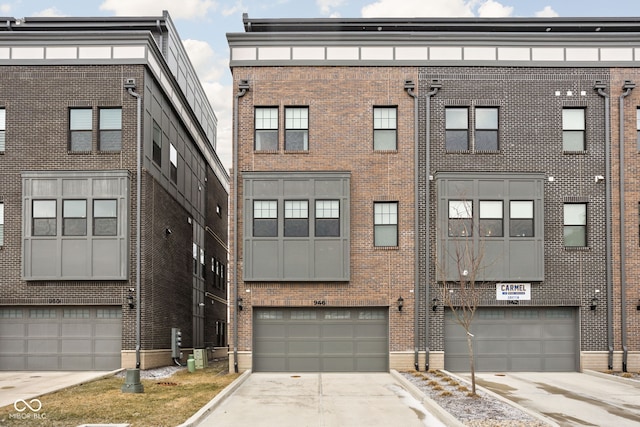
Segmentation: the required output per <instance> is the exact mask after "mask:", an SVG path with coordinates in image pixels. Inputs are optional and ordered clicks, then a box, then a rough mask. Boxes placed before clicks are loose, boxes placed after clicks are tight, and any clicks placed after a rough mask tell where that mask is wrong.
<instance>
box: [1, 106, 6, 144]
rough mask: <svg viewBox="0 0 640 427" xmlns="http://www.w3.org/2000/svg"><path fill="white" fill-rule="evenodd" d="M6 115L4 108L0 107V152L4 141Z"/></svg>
mask: <svg viewBox="0 0 640 427" xmlns="http://www.w3.org/2000/svg"><path fill="white" fill-rule="evenodd" d="M6 117H7V112H6V110H5V109H4V108H0V154H2V153H4V148H5V141H6V132H7V125H6V123H7V122H6Z"/></svg>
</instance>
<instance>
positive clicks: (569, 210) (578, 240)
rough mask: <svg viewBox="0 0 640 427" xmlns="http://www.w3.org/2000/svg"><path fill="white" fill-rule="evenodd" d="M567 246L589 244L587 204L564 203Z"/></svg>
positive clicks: (565, 242) (565, 240)
mask: <svg viewBox="0 0 640 427" xmlns="http://www.w3.org/2000/svg"><path fill="white" fill-rule="evenodd" d="M564 245H565V247H584V246H587V204H586V203H565V204H564Z"/></svg>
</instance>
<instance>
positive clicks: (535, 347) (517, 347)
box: [508, 340, 543, 354]
mask: <svg viewBox="0 0 640 427" xmlns="http://www.w3.org/2000/svg"><path fill="white" fill-rule="evenodd" d="M542 348H543V343H542V341H540V340H535V341H522V340H517V341H511V342H510V343H509V350H508V351H509V352H510V353H511V354H529V353H535V354H541V353H542Z"/></svg>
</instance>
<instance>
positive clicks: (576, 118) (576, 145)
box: [562, 108, 586, 151]
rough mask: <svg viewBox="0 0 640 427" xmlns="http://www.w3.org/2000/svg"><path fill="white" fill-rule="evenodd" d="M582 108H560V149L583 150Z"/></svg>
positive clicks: (583, 123)
mask: <svg viewBox="0 0 640 427" xmlns="http://www.w3.org/2000/svg"><path fill="white" fill-rule="evenodd" d="M584 111H585V110H584V109H583V108H563V109H562V150H563V151H585V150H586V144H585V118H584Z"/></svg>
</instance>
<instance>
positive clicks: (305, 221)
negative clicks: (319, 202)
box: [284, 200, 309, 237]
mask: <svg viewBox="0 0 640 427" xmlns="http://www.w3.org/2000/svg"><path fill="white" fill-rule="evenodd" d="M284 236H285V237H309V201H308V200H285V201H284Z"/></svg>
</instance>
